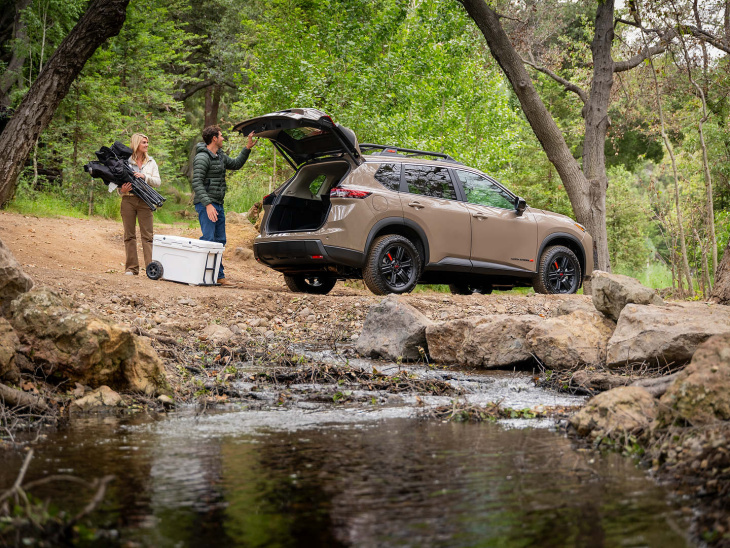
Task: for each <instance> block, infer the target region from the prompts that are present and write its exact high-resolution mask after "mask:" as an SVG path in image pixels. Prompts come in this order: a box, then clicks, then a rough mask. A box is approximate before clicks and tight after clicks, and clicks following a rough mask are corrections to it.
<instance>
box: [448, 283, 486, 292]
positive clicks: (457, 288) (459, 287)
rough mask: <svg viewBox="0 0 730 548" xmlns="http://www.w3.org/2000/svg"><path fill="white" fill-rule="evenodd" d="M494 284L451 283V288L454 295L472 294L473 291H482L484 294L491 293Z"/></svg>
mask: <svg viewBox="0 0 730 548" xmlns="http://www.w3.org/2000/svg"><path fill="white" fill-rule="evenodd" d="M492 289H493V288H492V284H482V285H474V284H465V283H458V284H449V290H450V291H451V294H452V295H472V294H473V293H481V294H482V295H490V294H491V293H492Z"/></svg>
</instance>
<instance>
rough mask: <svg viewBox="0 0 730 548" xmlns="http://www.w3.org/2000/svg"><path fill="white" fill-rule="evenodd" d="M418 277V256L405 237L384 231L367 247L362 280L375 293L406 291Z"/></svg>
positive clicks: (419, 264) (410, 288)
mask: <svg viewBox="0 0 730 548" xmlns="http://www.w3.org/2000/svg"><path fill="white" fill-rule="evenodd" d="M420 277H421V256H420V255H419V254H418V250H417V249H416V246H415V245H413V242H411V241H410V240H409V239H408V238H405V237H403V236H399V235H398V234H386V235H385V236H380V237H378V238H376V239H375V241H374V242H373V245H372V246H371V247H370V251H369V252H368V257H367V260H366V262H365V268H364V269H363V273H362V279H363V281H364V282H365V285H366V286H368V289H369V290H370V291H372V292H373V293H375V294H376V295H387V294H388V293H397V294H400V293H409V292H411V291H413V288H414V287H416V284H417V283H418V280H419V278H420Z"/></svg>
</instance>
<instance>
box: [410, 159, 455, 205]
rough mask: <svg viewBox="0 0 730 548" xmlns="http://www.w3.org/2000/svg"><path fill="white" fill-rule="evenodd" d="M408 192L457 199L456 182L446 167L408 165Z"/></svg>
mask: <svg viewBox="0 0 730 548" xmlns="http://www.w3.org/2000/svg"><path fill="white" fill-rule="evenodd" d="M405 169H406V183H408V192H410V193H411V194H421V195H423V196H430V197H432V198H445V199H447V200H455V199H456V192H455V191H454V183H453V182H451V177H449V170H448V169H447V168H445V167H435V166H418V165H406V166H405Z"/></svg>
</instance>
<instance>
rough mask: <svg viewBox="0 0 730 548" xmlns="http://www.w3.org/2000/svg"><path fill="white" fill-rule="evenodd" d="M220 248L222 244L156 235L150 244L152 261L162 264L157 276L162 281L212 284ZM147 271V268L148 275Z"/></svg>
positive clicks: (220, 257) (214, 280) (221, 253)
mask: <svg viewBox="0 0 730 548" xmlns="http://www.w3.org/2000/svg"><path fill="white" fill-rule="evenodd" d="M223 249H224V248H223V244H219V243H217V242H205V241H203V240H196V239H193V238H182V237H180V236H163V235H157V236H155V237H154V239H153V241H152V261H153V263H154V262H155V261H157V262H158V263H159V264H160V265H162V268H161V271H162V272H161V276H157V277H158V278H159V277H161V278H162V279H163V280H169V281H171V282H181V283H185V284H191V285H213V284H215V283H217V281H218V269H219V268H220V266H221V260H222V259H223ZM155 266H157V265H155ZM153 271H154V267H153ZM149 272H150V270H149V268H148V276H149ZM150 277H152V276H150ZM153 279H156V278H153Z"/></svg>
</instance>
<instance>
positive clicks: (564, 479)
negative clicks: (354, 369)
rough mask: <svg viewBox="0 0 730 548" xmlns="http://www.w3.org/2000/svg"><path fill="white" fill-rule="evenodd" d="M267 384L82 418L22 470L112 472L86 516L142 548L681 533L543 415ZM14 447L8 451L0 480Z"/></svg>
mask: <svg viewBox="0 0 730 548" xmlns="http://www.w3.org/2000/svg"><path fill="white" fill-rule="evenodd" d="M317 358H318V359H327V356H318V357H317ZM350 365H354V366H360V367H363V368H367V367H371V365H369V364H368V363H367V362H366V361H364V362H361V363H357V362H351V363H350ZM377 367H378V369H379V370H380V369H383V368H385V367H398V366H396V365H394V364H393V365H390V366H383V365H382V364H378V365H377ZM409 369H412V368H409ZM419 375H422V376H428V375H434V376H448V377H449V378H450V379H449V382H450V383H452V384H454V385H457V386H461V387H462V388H464V387H466V388H468V394H466V395H465V396H463V398H467V399H468V400H469V401H470V402H473V403H486V402H488V401H501V402H502V405H503V406H505V407H513V408H524V407H534V406H535V405H545V406H552V405H575V404H579V403H580V402H581V401H582V399H581V398H576V397H571V396H566V395H562V394H557V393H553V392H549V391H546V390H542V389H536V388H534V386H532V381H531V378H530V375H529V374H527V373H505V372H479V373H473V372H461V373H460V372H453V371H449V372H445V371H438V370H430V369H429V368H427V367H423V368H421V370H420V371H419ZM310 388H311V390H316V389H317V387H314V386H313V387H310ZM302 390H304V388H303V389H302ZM262 396H264V397H263V399H261V398H260V399H259V400H257V401H258V404H257V405H256V406H248V407H247V406H245V405H237V406H233V405H232V406H230V407H229V408H228V409H226V410H224V411H216V412H213V413H211V412H208V413H206V414H199V413H197V412H196V411H195V409H193V408H186V409H181V410H179V411H177V412H174V413H169V414H168V415H165V416H158V417H142V416H133V417H131V418H118V417H111V416H107V417H103V416H94V417H88V418H80V419H76V420H74V421H72V423H71V424H70V426H69V427H68V428H65V429H63V430H60V431H58V432H54V433H51V434H49V435H48V436H47V437H46V438H45V439H43V440H42V441H40V442H39V443H37V444H35V445H34V448H35V458H34V459H33V461H32V463H31V466H30V469H29V471H28V474H27V479H28V480H32V479H35V478H39V477H43V476H46V475H49V474H73V475H76V476H79V477H82V478H84V479H88V480H91V479H93V478H96V477H101V476H104V475H106V474H114V475H115V476H116V478H117V479H116V481H115V482H114V483H113V484H112V487H111V488H110V491H109V492H108V494H107V497H106V500H105V503H104V504H103V505H102V507H101V509H100V510H99V511H97V512H96V513H95V514H94V519H95V522H96V524H98V525H103V526H106V527H109V528H112V529H115V530H116V531H117V532H118V537H119V539H120V540H122V542H123V544H124V543H127V542H130V541H131V542H132V543H136V544H132V545H138V546H155V547H167V546H170V547H173V546H191V547H192V546H247V547H248V546H251V547H255V546H261V547H264V546H266V547H269V546H366V547H369V546H373V547H374V546H500V547H501V546H504V547H513V546H514V547H521V546H556V547H557V546H591V547H597V546H662V547H664V548H668V547H673V546H687V541H686V538H685V537H686V533H685V531H686V529H687V527H688V524H689V520H688V516H687V515H686V514H685V513H684V512H682V509H681V501H675V500H672V499H671V498H670V497H669V494H668V491H667V490H666V489H664V488H663V487H660V486H657V485H656V484H655V483H654V482H652V481H651V480H650V479H649V478H648V477H647V475H646V472H645V471H644V470H641V469H639V468H637V467H636V465H635V464H634V463H633V462H632V461H631V460H630V459H627V458H624V457H621V456H619V455H616V454H605V455H601V454H598V453H596V452H594V451H592V450H587V449H584V448H580V447H579V446H578V445H577V444H576V443H575V442H573V441H571V440H570V439H568V438H567V437H566V436H565V435H564V434H563V433H561V432H559V431H557V430H556V429H555V425H554V424H553V423H552V422H551V421H546V420H542V421H541V420H513V421H504V422H501V423H480V424H463V423H451V422H449V423H447V422H441V421H439V420H433V419H431V420H426V419H423V418H419V417H418V415H419V413H420V411H419V407H422V406H423V405H426V406H428V405H436V404H441V403H442V402H441V400H439V399H438V398H442V399H443V400H444V401H445V402H448V401H449V399H452V398H447V397H441V396H440V397H436V396H431V397H423V396H422V397H421V400H422V401H421V402H417V401H416V400H415V397H411V396H400V395H398V396H397V397H393V398H391V399H390V400H388V401H385V402H381V403H378V404H377V405H375V404H373V405H364V404H359V405H342V406H337V405H333V404H322V403H315V402H312V401H307V399H306V398H303V399H301V400H296V401H293V402H291V403H290V404H289V405H286V406H278V405H277V404H276V403H274V401H273V400H274V394H273V391H272V394H271V401H268V402H267V398H266V397H265V395H262ZM22 459H23V454H21V453H18V454H15V455H9V456H8V458H6V459H5V462H4V463H3V466H2V469H1V470H0V486H3V487H5V486H9V485H11V484H12V482H13V481H14V479H15V476H16V474H17V471H18V469H19V468H20V465H21V463H22ZM34 494H35V495H37V496H44V497H50V498H51V499H52V500H53V502H54V503H55V504H57V505H60V506H64V507H66V506H70V507H77V508H80V507H81V506H83V504H85V502H86V501H87V500H88V496H86V494H85V493H83V492H82V491H79V490H78V489H77V488H76V487H74V488H71V489H69V486H68V484H61V483H54V484H49V485H46V486H44V487H43V490H40V489H38V490H36V491H34Z"/></svg>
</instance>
